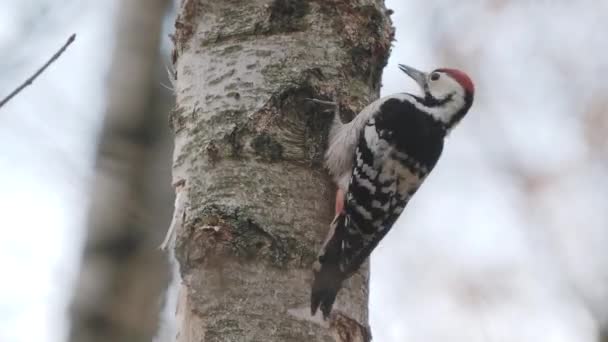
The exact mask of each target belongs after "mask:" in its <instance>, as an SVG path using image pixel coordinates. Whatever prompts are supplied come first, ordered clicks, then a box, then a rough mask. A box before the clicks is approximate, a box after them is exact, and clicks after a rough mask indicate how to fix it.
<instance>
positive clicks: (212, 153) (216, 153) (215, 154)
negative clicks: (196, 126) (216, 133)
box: [205, 141, 220, 167]
mask: <svg viewBox="0 0 608 342" xmlns="http://www.w3.org/2000/svg"><path fill="white" fill-rule="evenodd" d="M205 154H206V155H207V160H209V164H210V165H211V167H213V166H215V164H216V163H217V162H218V161H219V159H220V150H219V148H218V147H217V145H216V144H215V142H214V141H210V142H209V143H208V144H207V146H205Z"/></svg>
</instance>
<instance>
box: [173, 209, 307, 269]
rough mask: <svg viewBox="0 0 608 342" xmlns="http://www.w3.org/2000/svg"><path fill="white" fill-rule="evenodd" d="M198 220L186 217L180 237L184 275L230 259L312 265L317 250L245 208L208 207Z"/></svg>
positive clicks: (179, 255) (178, 252)
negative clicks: (268, 227) (260, 220)
mask: <svg viewBox="0 0 608 342" xmlns="http://www.w3.org/2000/svg"><path fill="white" fill-rule="evenodd" d="M201 210H202V212H201V213H199V214H195V215H193V217H196V218H195V219H193V220H191V221H188V220H187V219H186V220H184V229H183V230H181V231H180V232H179V233H178V236H177V240H176V249H175V250H176V257H177V259H178V260H179V262H180V265H182V269H181V272H182V274H183V275H184V274H187V272H188V270H190V269H193V268H198V267H201V266H202V265H204V266H206V267H211V268H221V267H222V264H223V262H225V260H228V259H227V258H232V259H237V260H239V262H248V261H249V260H252V261H253V260H263V261H265V262H267V263H268V264H270V265H272V266H274V267H279V268H285V267H287V266H288V265H295V266H302V265H309V264H310V263H312V260H313V259H314V257H315V251H314V250H312V249H310V248H309V247H308V246H306V245H305V244H303V243H302V242H300V241H298V240H296V239H293V238H287V237H286V235H287V234H285V235H283V234H280V233H277V232H274V231H273V230H271V229H267V228H264V227H263V226H262V224H260V223H259V222H258V221H256V220H255V219H254V218H253V217H252V215H251V214H250V213H248V212H247V211H246V210H245V209H242V208H234V207H226V206H221V205H216V204H211V205H207V206H204V207H203V208H202V209H201Z"/></svg>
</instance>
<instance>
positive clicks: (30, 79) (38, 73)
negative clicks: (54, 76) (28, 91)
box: [0, 33, 76, 108]
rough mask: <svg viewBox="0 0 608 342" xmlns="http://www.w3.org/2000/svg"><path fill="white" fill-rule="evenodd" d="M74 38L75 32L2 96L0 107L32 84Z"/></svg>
mask: <svg viewBox="0 0 608 342" xmlns="http://www.w3.org/2000/svg"><path fill="white" fill-rule="evenodd" d="M74 39H76V33H74V34H72V35H71V36H70V38H68V40H67V41H66V42H65V44H63V46H62V47H61V48H60V49H59V50H58V51H57V52H55V54H54V55H53V56H51V58H50V59H49V60H48V61H47V62H46V63H45V64H44V65H43V66H42V67H40V69H38V70H37V71H36V72H35V73H34V74H33V75H32V76H30V78H28V79H27V80H25V82H23V83H22V84H21V85H20V86H19V87H17V88H16V89H15V90H13V91H12V92H11V93H10V94H8V96H7V97H5V98H3V99H2V101H0V108H2V106H4V105H5V104H6V103H7V102H8V101H10V100H11V99H12V98H13V97H15V95H17V94H19V93H20V92H21V91H22V90H23V89H25V87H27V86H29V85H30V84H32V83H33V82H34V80H35V79H36V78H37V77H38V76H40V74H42V73H43V72H44V70H46V68H48V67H49V65H51V64H52V63H53V62H54V61H55V60H57V58H59V57H60V56H61V54H62V53H63V52H64V51H65V50H66V49H67V48H68V46H69V45H70V44H72V42H74Z"/></svg>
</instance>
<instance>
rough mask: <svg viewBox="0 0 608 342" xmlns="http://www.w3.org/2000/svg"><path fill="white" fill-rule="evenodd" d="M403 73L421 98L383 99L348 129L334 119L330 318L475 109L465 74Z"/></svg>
mask: <svg viewBox="0 0 608 342" xmlns="http://www.w3.org/2000/svg"><path fill="white" fill-rule="evenodd" d="M399 68H400V69H401V71H403V72H404V73H406V74H407V75H408V76H409V77H411V78H412V79H413V80H414V81H416V83H417V84H418V85H419V86H420V88H421V90H422V93H423V95H422V96H418V95H414V94H409V93H397V94H393V95H390V96H386V97H383V98H380V99H378V100H376V101H374V102H372V103H371V104H369V105H368V106H367V107H365V108H364V109H363V110H362V111H361V112H360V113H359V114H358V115H357V116H356V117H355V118H354V119H353V120H352V121H351V122H349V123H346V124H344V123H342V122H341V120H340V118H339V116H338V115H336V116H335V117H334V122H333V125H332V128H331V130H330V134H329V147H328V150H327V152H326V155H325V164H326V167H327V169H328V170H329V173H330V174H331V175H332V177H333V178H334V181H335V182H336V184H337V187H338V191H337V194H336V216H335V218H334V220H333V221H332V223H331V225H330V229H329V234H328V236H327V238H326V240H325V243H324V244H323V247H322V248H321V250H320V252H319V254H318V257H317V260H316V261H315V263H314V265H313V273H314V280H313V283H312V291H311V314H312V315H315V314H316V312H317V309H319V308H320V310H321V312H322V314H323V317H324V318H325V319H327V318H328V317H329V314H330V312H331V309H332V306H333V304H334V301H335V299H336V295H337V293H338V291H339V290H340V288H341V286H342V283H343V282H344V280H346V279H347V278H349V277H350V276H351V275H352V274H353V273H355V272H356V271H357V270H358V269H359V267H360V266H361V265H362V264H363V263H364V262H365V260H366V259H367V258H368V257H369V255H370V254H371V252H372V250H373V249H374V248H375V247H376V246H377V245H378V243H379V242H380V240H382V238H383V237H384V236H385V235H386V233H388V231H389V230H390V229H391V227H392V226H393V224H394V223H395V221H396V220H397V218H398V217H399V215H400V214H401V212H402V211H403V209H404V208H405V206H406V205H407V203H408V201H409V200H410V198H411V197H412V196H413V195H414V193H415V192H416V191H417V190H418V188H419V187H420V185H421V184H422V182H423V181H424V179H425V178H426V176H427V175H428V174H429V173H430V172H431V170H432V169H433V167H434V166H435V164H436V163H437V161H438V159H439V157H440V155H441V152H442V150H443V141H444V138H445V137H446V135H447V134H448V133H449V132H450V130H451V129H452V128H454V127H455V126H456V124H458V123H459V122H460V120H461V119H462V118H463V117H464V116H465V114H466V113H467V112H468V110H469V108H471V105H472V104H473V95H474V92H475V88H474V85H473V82H472V81H471V79H470V78H469V76H467V74H465V73H464V72H462V71H460V70H456V69H449V68H440V69H435V70H434V71H432V72H430V73H426V72H422V71H419V70H416V69H414V68H412V67H409V66H406V65H402V64H400V65H399Z"/></svg>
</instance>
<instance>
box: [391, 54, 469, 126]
mask: <svg viewBox="0 0 608 342" xmlns="http://www.w3.org/2000/svg"><path fill="white" fill-rule="evenodd" d="M399 69H401V71H403V72H405V73H406V74H407V75H408V76H410V77H411V78H412V79H414V81H416V83H418V85H419V86H420V88H422V91H423V92H424V98H423V99H422V101H421V102H422V104H423V105H424V106H425V107H426V110H427V111H428V112H429V114H431V115H432V116H433V117H434V118H435V119H437V120H438V121H441V122H442V123H444V124H445V125H446V127H447V129H448V130H449V129H450V128H452V127H453V126H454V125H455V124H457V123H458V122H459V121H460V120H461V119H462V118H463V117H464V116H465V114H466V113H467V111H468V110H469V108H471V105H472V104H473V95H474V93H475V86H474V85H473V81H471V78H470V77H469V76H468V75H467V74H465V73H464V72H462V71H460V70H457V69H449V68H440V69H435V70H433V71H432V72H429V73H426V72H422V71H419V70H416V69H414V68H412V67H409V66H407V65H403V64H399Z"/></svg>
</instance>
